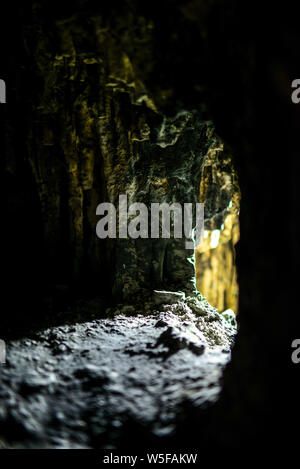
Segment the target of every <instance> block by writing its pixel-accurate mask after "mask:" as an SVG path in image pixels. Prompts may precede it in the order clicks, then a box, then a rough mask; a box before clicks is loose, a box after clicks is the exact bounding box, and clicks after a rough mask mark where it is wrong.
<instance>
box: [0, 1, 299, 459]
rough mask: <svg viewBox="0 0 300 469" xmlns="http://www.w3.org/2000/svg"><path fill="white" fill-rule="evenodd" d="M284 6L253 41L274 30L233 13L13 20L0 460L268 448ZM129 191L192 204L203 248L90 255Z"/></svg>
mask: <svg viewBox="0 0 300 469" xmlns="http://www.w3.org/2000/svg"><path fill="white" fill-rule="evenodd" d="M287 10H288V8H287V9H285V8H283V7H282V8H279V7H278V10H277V9H276V8H275V7H274V9H273V11H272V18H273V21H272V24H269V23H268V24H269V29H270V32H269V35H268V36H266V35H265V34H264V33H265V20H266V18H268V16H267V15H268V12H267V11H264V9H263V7H261V9H260V14H259V15H257V10H256V8H255V5H254V4H253V3H252V2H245V4H244V8H243V9H242V8H241V6H240V4H239V3H238V2H237V1H235V0H229V1H228V2H224V1H222V0H211V1H207V2H204V1H202V0H192V1H187V0H176V1H172V0H165V1H164V2H163V4H155V3H153V2H151V3H148V2H139V1H135V0H125V1H123V2H119V1H110V2H106V1H104V2H101V3H99V2H94V1H91V0H77V1H75V2H73V4H72V6H69V5H67V3H65V4H64V3H63V2H58V1H52V2H48V1H46V0H44V1H40V2H37V1H35V0H30V1H29V0H28V1H26V2H23V3H22V4H20V3H19V2H14V1H12V2H10V5H8V6H7V8H6V11H5V19H6V20H5V23H6V25H5V28H3V30H1V41H0V44H1V62H0V79H1V82H0V83H2V84H3V85H4V87H5V92H6V96H5V99H1V103H0V119H1V126H0V152H1V154H2V155H4V158H2V169H3V171H2V177H3V179H2V180H3V187H4V189H5V196H6V203H5V212H4V213H5V218H4V220H5V223H4V226H3V231H4V234H5V244H4V245H3V250H4V252H5V259H4V261H3V264H2V271H3V274H4V275H3V277H4V278H5V288H4V300H5V311H3V314H2V315H1V329H0V331H1V332H0V339H1V344H5V346H6V358H5V363H0V448H1V449H3V450H5V449H33V450H34V449H41V448H43V449H51V450H53V449H59V448H64V449H87V450H90V449H97V450H105V449H110V450H111V451H114V450H120V449H122V450H124V449H126V450H127V451H129V449H130V448H132V445H135V446H137V445H138V446H139V448H140V449H146V448H156V449H157V450H158V449H159V450H160V451H164V450H165V449H166V448H168V447H173V448H174V447H176V448H179V447H181V448H198V451H199V452H201V454H204V453H206V452H207V453H208V454H212V453H211V452H212V451H214V450H215V448H218V449H219V450H220V452H222V451H224V452H225V451H227V452H229V453H231V452H232V451H233V450H234V451H236V450H243V451H248V452H250V451H252V450H253V448H254V449H255V451H257V454H258V451H260V450H263V451H264V452H265V453H266V454H267V453H268V451H269V449H270V448H272V447H273V446H274V445H275V443H276V442H277V443H278V442H281V437H282V432H283V428H284V425H283V424H282V423H281V422H282V421H283V420H282V419H283V418H285V419H286V416H287V412H286V406H285V405H283V404H282V397H281V396H282V394H281V393H282V385H283V386H285V385H286V381H285V380H284V379H283V376H285V372H286V370H287V368H288V366H291V363H290V360H289V359H288V358H286V357H287V355H289V353H290V343H289V342H291V340H289V339H290V338H289V336H288V330H287V327H290V326H292V322H293V317H294V316H293V313H291V319H290V322H289V326H287V321H285V320H284V319H283V313H282V310H283V309H286V310H292V311H293V308H292V307H290V306H289V305H288V304H287V301H288V300H287V299H290V298H292V297H293V294H291V291H292V290H295V289H296V288H297V286H296V284H294V280H290V281H288V279H287V276H286V275H285V273H287V272H290V271H291V270H292V269H293V268H296V266H297V264H298V262H299V256H300V254H299V247H298V245H297V237H296V235H295V233H296V234H297V226H296V220H295V217H294V218H293V216H292V214H293V213H296V207H297V184H298V183H297V174H298V172H299V171H298V166H299V162H298V158H297V138H296V137H295V135H294V134H295V133H297V131H298V128H299V125H298V114H297V110H296V104H295V103H293V102H292V101H291V100H290V99H289V86H290V85H289V80H290V82H291V83H292V79H293V78H295V77H296V76H297V71H298V70H297V66H295V63H296V62H297V61H296V57H297V54H296V46H295V38H298V36H299V33H298V32H297V26H296V24H294V22H293V18H291V17H290V16H289V14H288V11H287ZM253 24H255V25H256V27H255V28H253ZM279 25H280V26H279ZM5 44H9V47H3V46H4V45H5ZM262 76H263V77H264V80H262V79H261V77H262ZM266 89H268V93H266ZM287 142H288V143H287ZM283 154H284V155H285V157H284V158H282V155H283ZM276 158H278V161H279V160H280V164H277V163H275V162H276ZM121 194H126V196H127V198H128V204H133V203H142V204H145V206H147V207H149V206H150V205H151V204H152V203H156V204H162V203H166V204H172V203H176V202H179V203H181V204H184V203H189V204H196V203H201V204H204V225H203V231H202V237H201V243H200V244H199V245H197V246H196V247H195V248H191V249H186V246H185V242H186V239H184V238H179V239H176V238H175V237H172V236H171V237H169V238H166V239H163V238H157V237H156V238H154V239H152V238H149V237H146V236H144V237H138V238H137V239H133V238H130V237H127V236H124V237H122V236H121V237H117V236H113V237H109V236H108V237H103V239H101V237H99V236H97V235H96V226H97V222H99V216H98V215H97V207H98V206H99V204H102V203H109V204H111V205H112V206H115V207H117V206H118V203H119V197H120V195H121ZM279 194H280V198H279ZM280 211H281V214H285V215H286V220H287V219H288V220H287V221H286V229H284V230H282V232H281V234H280V236H281V238H280V241H279V240H278V237H277V235H276V234H274V231H272V230H274V228H273V227H274V223H276V221H277V220H278V217H279V216H281V215H280ZM120 213H121V211H120V210H119V209H117V211H116V216H117V222H119V221H120ZM171 225H172V226H173V225H174V218H173V219H171ZM150 226H151V222H150ZM270 233H271V234H270ZM278 243H279V244H280V247H281V248H282V250H285V251H284V252H285V254H286V256H284V255H283V254H282V252H280V253H279V248H278ZM275 253H276V255H275ZM278 257H280V259H279V260H278ZM279 261H280V262H281V263H282V265H279ZM295 281H296V280H295ZM291 330H294V331H295V330H296V329H295V328H292V329H291ZM293 338H294V337H293ZM3 341H4V342H3ZM3 361H4V360H3ZM284 416H285V417H284ZM290 441H291V442H292V441H293V436H292V435H291V436H290ZM270 444H271V446H270ZM280 445H281V450H283V445H282V443H280Z"/></svg>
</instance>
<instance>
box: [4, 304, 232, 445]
mask: <svg viewBox="0 0 300 469" xmlns="http://www.w3.org/2000/svg"><path fill="white" fill-rule="evenodd" d="M148 307H149V305H148ZM109 316H110V317H109V318H108V319H96V320H93V321H89V322H85V323H81V324H80V323H76V324H73V325H64V326H59V327H53V328H49V329H46V330H44V331H42V332H38V333H36V334H35V335H34V337H31V338H26V339H22V340H14V341H11V342H9V343H8V344H7V350H8V353H7V363H6V364H5V365H2V366H1V369H0V371H1V378H0V442H1V445H2V447H12V448H24V447H25V448H30V447H31V448H116V447H118V446H119V445H120V444H121V442H122V440H123V439H126V435H127V432H128V431H130V432H131V436H132V438H136V437H137V436H138V435H139V434H140V433H141V432H146V433H147V432H148V433H149V434H151V435H152V436H153V437H154V438H155V437H157V438H163V437H164V436H168V435H171V434H172V433H173V432H174V431H175V430H176V424H177V422H178V421H179V420H180V412H181V410H182V409H183V408H184V407H185V406H187V405H188V406H192V407H193V406H195V407H197V408H199V407H201V406H207V405H209V404H212V403H213V402H215V401H216V399H217V397H218V395H219V392H220V379H221V376H222V370H223V368H224V366H225V364H226V363H227V362H228V361H229V359H230V348H231V346H232V344H233V340H234V335H235V328H234V327H232V326H231V325H230V324H229V322H227V321H226V320H225V319H224V318H223V316H222V315H220V314H219V313H218V312H217V311H216V310H215V309H214V308H212V307H211V306H209V305H208V304H207V303H206V302H205V301H198V300H197V299H196V298H190V297H189V298H187V299H186V300H185V301H181V302H178V303H176V304H172V305H166V304H165V305H160V307H159V310H157V309H156V308H155V307H153V309H152V311H151V313H150V314H148V315H147V314H145V313H144V314H140V313H139V311H136V308H134V307H133V306H132V305H126V306H123V307H122V309H121V311H120V310H119V309H110V311H109Z"/></svg>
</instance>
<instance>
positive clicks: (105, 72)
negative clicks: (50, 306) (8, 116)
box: [7, 2, 239, 311]
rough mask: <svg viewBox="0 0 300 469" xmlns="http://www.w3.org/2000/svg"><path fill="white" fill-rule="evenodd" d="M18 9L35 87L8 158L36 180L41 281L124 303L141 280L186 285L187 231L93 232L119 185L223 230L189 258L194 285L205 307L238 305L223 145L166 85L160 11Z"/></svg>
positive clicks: (88, 6) (132, 7) (134, 196)
mask: <svg viewBox="0 0 300 469" xmlns="http://www.w3.org/2000/svg"><path fill="white" fill-rule="evenodd" d="M24 11H25V12H26V15H25V20H24V21H23V25H22V38H21V39H22V41H23V49H22V54H23V55H22V57H21V62H22V67H24V71H23V72H21V78H22V77H23V76H22V73H23V74H24V76H25V77H26V80H25V83H26V84H28V83H31V84H32V85H34V86H31V87H28V88H27V90H26V91H25V90H24V91H23V98H24V99H25V102H26V108H25V109H24V114H25V116H26V124H25V126H26V130H25V132H24V136H23V141H22V143H21V145H20V147H21V148H22V146H23V145H24V147H23V148H22V154H20V148H18V149H16V153H17V155H16V156H15V160H16V161H17V163H16V164H17V165H19V160H20V159H23V164H24V165H27V170H28V171H29V172H31V174H32V179H33V181H34V182H33V184H34V189H35V192H36V194H37V198H38V204H37V205H38V211H39V216H40V217H41V222H40V225H41V227H42V230H43V256H44V259H43V262H44V265H45V266H46V270H47V281H48V282H50V283H54V284H55V283H56V284H68V283H70V282H71V283H72V282H73V283H76V284H82V283H88V282H89V283H90V284H92V285H94V286H95V291H97V292H98V293H100V294H101V293H104V292H109V291H111V292H112V294H113V297H114V298H119V299H123V300H125V301H129V300H130V298H132V297H133V296H134V295H137V294H139V295H143V294H144V292H145V291H149V288H150V290H151V288H167V289H173V290H174V289H181V290H184V291H191V290H192V289H193V284H192V282H191V279H192V277H193V276H194V269H193V266H192V265H191V264H189V263H188V262H187V260H186V259H187V257H191V256H192V255H193V251H192V250H187V249H185V240H184V239H181V240H178V239H170V240H166V239H160V240H148V239H147V240H143V239H136V240H132V239H128V240H123V239H116V240H112V239H106V240H99V239H98V238H97V237H96V235H95V227H96V224H97V221H98V220H99V218H98V217H97V216H96V207H97V205H98V204H99V203H101V202H110V203H112V204H114V205H115V206H116V207H117V206H118V200H119V195H121V194H127V195H128V205H129V204H131V203H133V202H143V203H145V204H146V205H147V206H148V207H150V204H151V203H153V202H159V203H163V202H167V203H172V202H180V203H187V202H193V203H195V202H199V201H201V202H205V218H206V220H205V226H206V231H207V234H208V237H210V236H211V231H212V230H219V231H221V233H222V234H221V237H220V244H222V246H219V247H217V249H214V248H213V254H212V256H211V255H210V254H211V253H210V249H211V248H210V247H209V251H208V250H207V246H206V247H205V251H206V254H202V253H200V252H199V255H197V256H196V267H197V282H196V285H197V287H198V289H199V290H200V291H201V292H202V293H203V294H204V296H207V297H208V299H209V301H211V303H212V305H214V306H216V307H218V308H219V309H220V310H224V309H226V308H233V309H234V310H235V311H237V281H236V269H235V259H234V244H235V243H236V242H237V239H238V237H237V236H235V237H234V236H233V233H232V229H231V226H230V227H229V225H228V221H227V222H226V223H227V225H228V226H226V228H224V223H225V218H226V216H227V215H228V214H227V211H228V207H227V205H228V204H229V203H230V202H231V203H232V199H234V210H235V211H237V210H238V205H239V201H238V196H237V194H238V184H237V179H236V175H235V173H234V170H233V167H232V162H231V158H230V149H229V148H226V149H223V144H222V142H221V141H220V139H219V138H218V136H217V135H216V132H215V130H214V126H213V124H212V123H211V122H210V121H208V120H207V119H206V118H207V115H206V113H205V111H204V109H205V104H204V103H203V102H200V104H196V105H194V103H193V104H192V103H189V102H187V103H186V108H185V107H184V106H183V103H182V101H180V99H178V96H177V95H176V93H177V88H178V84H177V83H172V81H171V82H170V83H169V84H168V86H169V88H168V89H167V90H166V89H165V86H164V85H165V83H164V82H165V81H166V78H164V77H162V75H163V74H164V73H166V71H165V67H166V65H164V66H163V65H162V64H161V63H160V60H161V59H160V54H159V55H157V54H158V51H157V43H158V42H159V41H160V40H161V35H162V31H163V28H162V25H161V23H160V18H158V17H156V10H155V9H154V11H153V12H152V11H150V13H149V12H148V9H147V8H141V7H140V6H138V5H137V4H135V2H125V3H124V4H123V5H117V4H116V5H115V6H114V5H112V8H110V7H108V5H106V6H105V5H104V6H101V8H99V7H96V6H94V5H93V4H92V3H91V2H79V4H78V5H77V6H75V7H73V8H72V9H70V10H69V9H61V8H60V6H59V7H58V6H57V5H55V4H54V5H50V4H48V3H47V2H44V3H43V2H42V3H35V2H33V3H32V5H30V6H28V7H27V8H25V9H24ZM176 15H177V16H181V15H182V12H181V11H180V10H178V9H176ZM185 34H186V32H185ZM188 39H189V38H187V40H188ZM179 41H180V37H177V38H176V39H175V42H176V44H178V43H179ZM157 57H159V58H157ZM157 62H159V66H160V67H161V70H160V73H158V72H159V69H158V66H157ZM167 65H168V64H167ZM22 67H21V70H23V68H22ZM177 73H179V70H177ZM191 79H193V78H191ZM22 82H23V80H21V83H20V86H21V87H22ZM194 86H195V92H196V93H199V84H198V83H197V84H195V85H194ZM200 88H201V87H200ZM179 96H180V95H179ZM175 99H177V101H175ZM172 100H174V102H173V104H172ZM195 108H196V109H195ZM10 145H12V146H13V148H14V147H15V145H14V144H13V143H12V142H7V146H10ZM23 152H24V153H23ZM10 162H11V159H10V158H8V164H7V171H8V172H9V173H10V174H14V169H12V167H11V165H10ZM210 172H211V176H209V175H208V174H209V173H210ZM202 179H203V182H202ZM204 180H205V182H204ZM236 224H238V221H236ZM222 227H223V228H222ZM223 238H224V239H223ZM225 238H226V239H225ZM216 283H217V284H218V287H217V288H216Z"/></svg>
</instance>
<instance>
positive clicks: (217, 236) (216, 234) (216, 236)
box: [210, 230, 220, 249]
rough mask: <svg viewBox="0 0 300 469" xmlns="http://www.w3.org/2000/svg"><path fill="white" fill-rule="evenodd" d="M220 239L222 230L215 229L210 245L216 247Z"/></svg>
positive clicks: (212, 247)
mask: <svg viewBox="0 0 300 469" xmlns="http://www.w3.org/2000/svg"><path fill="white" fill-rule="evenodd" d="M219 239H220V230H213V231H212V233H211V240H210V247H211V249H214V248H216V247H217V246H218V244H219Z"/></svg>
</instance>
